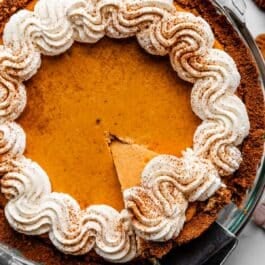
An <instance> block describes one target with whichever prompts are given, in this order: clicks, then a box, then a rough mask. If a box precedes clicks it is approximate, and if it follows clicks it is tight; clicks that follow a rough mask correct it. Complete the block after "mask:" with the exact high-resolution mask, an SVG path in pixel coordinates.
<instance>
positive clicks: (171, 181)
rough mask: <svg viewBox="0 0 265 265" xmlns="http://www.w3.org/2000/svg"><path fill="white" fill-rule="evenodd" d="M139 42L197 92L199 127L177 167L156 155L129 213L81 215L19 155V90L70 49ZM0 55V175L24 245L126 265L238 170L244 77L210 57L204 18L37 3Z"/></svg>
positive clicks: (106, 210)
mask: <svg viewBox="0 0 265 265" xmlns="http://www.w3.org/2000/svg"><path fill="white" fill-rule="evenodd" d="M104 36H108V37H110V38H116V39H120V38H127V37H131V36H136V38H137V40H138V43H139V44H140V45H141V47H142V48H143V49H145V50H146V51H147V52H148V53H150V54H153V55H158V56H164V55H169V57H170V61H171V64H172V67H173V69H174V70H175V71H176V72H177V74H178V75H179V77H180V78H182V79H183V80H186V81H188V82H190V83H193V84H194V85H193V88H192V92H191V107H192V109H193V111H194V113H195V114H196V115H197V116H198V117H200V118H201V119H202V123H201V125H200V126H199V127H198V128H197V130H196V132H195V135H194V139H193V148H192V149H187V150H186V151H185V152H183V156H182V157H181V158H177V157H175V156H170V155H159V156H157V157H155V158H154V159H152V160H151V161H150V162H149V163H148V164H147V165H146V167H145V169H144V171H143V172H142V182H141V186H140V187H133V188H130V189H128V190H125V191H124V194H123V195H124V202H125V209H124V210H123V211H122V212H117V211H116V210H115V209H113V208H111V207H109V206H106V205H93V206H90V207H88V208H87V209H84V210H81V209H80V206H79V205H78V203H77V202H76V201H75V199H74V198H72V197H71V196H69V195H67V194H63V193H56V192H53V191H52V189H51V184H50V180H49V177H48V176H47V174H46V173H45V171H44V170H43V169H42V168H41V167H40V166H39V165H38V164H37V163H35V162H33V161H31V160H30V159H28V158H26V157H25V156H24V155H23V153H24V151H25V146H26V137H25V133H24V131H23V129H22V128H21V127H20V126H19V125H18V124H17V123H16V122H15V120H16V119H17V118H18V117H19V116H20V115H21V113H22V112H23V109H24V107H25V105H26V89H25V86H24V85H23V82H24V81H25V80H28V79H30V78H31V77H32V76H33V75H34V74H35V73H36V72H37V70H38V68H39V67H40V65H41V54H43V55H48V56H56V55H59V54H61V53H63V52H65V51H66V50H67V49H69V48H70V47H71V46H72V44H73V43H74V41H77V42H83V43H96V42H97V41H99V40H100V39H101V38H103V37H104ZM3 41H4V44H3V45H2V46H0V132H1V133H0V174H1V175H2V176H3V177H2V179H1V191H2V193H3V194H4V195H5V196H6V198H7V199H8V200H9V201H8V203H7V205H6V207H5V215H6V218H7V220H8V222H9V224H10V225H11V226H12V227H13V228H14V229H15V230H16V231H18V232H21V233H24V234H27V235H41V234H44V233H48V234H49V237H50V240H51V241H52V243H53V244H54V245H55V246H56V247H57V248H58V249H59V250H60V251H62V252H63V253H66V254H71V255H82V254H85V253H87V252H89V251H90V250H92V249H94V250H95V252H96V253H97V254H98V255H100V256H102V257H103V258H104V259H106V260H108V261H111V262H116V263H124V262H127V261H130V260H132V259H134V258H135V257H137V256H138V255H140V254H141V244H140V241H141V240H140V239H143V240H151V241H157V242H163V241H167V240H170V239H173V238H175V237H177V236H178V234H179V233H180V231H181V230H182V228H183V225H184V222H185V211H186V209H187V207H188V203H189V202H191V201H196V200H199V201H204V200H206V199H208V198H209V197H211V196H212V195H213V194H214V193H215V192H216V191H217V190H218V189H219V188H220V187H222V185H223V184H222V182H221V178H220V177H222V176H226V175H230V174H233V172H235V171H236V170H237V169H238V167H239V165H240V162H241V160H242V156H241V153H240V151H239V149H238V148H237V146H238V145H240V144H241V143H242V141H243V139H244V138H245V137H246V136H247V135H248V132H249V120H248V115H247V111H246V108H245V105H244V104H243V103H242V101H241V100H240V99H239V98H238V97H237V96H236V95H235V94H234V93H235V91H236V89H237V87H238V85H239V82H240V75H239V73H238V70H237V67H236V65H235V62H234V61H233V59H232V58H231V57H230V56H229V55H228V54H227V53H225V52H224V51H221V50H217V49H214V48H213V45H214V35H213V33H212V30H211V28H210V26H209V25H208V23H207V22H206V21H205V20H203V19H202V18H201V17H196V16H194V15H192V14H190V13H184V12H178V11H176V9H175V7H174V5H173V3H172V1H170V0H168V1H163V0H40V1H39V2H38V3H37V4H36V6H35V9H34V11H33V12H30V11H26V10H22V11H19V12H18V13H17V14H15V15H13V16H12V17H11V19H10V21H9V22H8V23H7V25H6V27H5V30H4V35H3Z"/></svg>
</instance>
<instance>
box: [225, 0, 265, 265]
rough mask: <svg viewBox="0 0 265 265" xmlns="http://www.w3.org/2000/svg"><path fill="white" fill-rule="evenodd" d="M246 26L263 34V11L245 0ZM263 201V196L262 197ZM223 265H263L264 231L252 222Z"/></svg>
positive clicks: (264, 26) (264, 31)
mask: <svg viewBox="0 0 265 265" xmlns="http://www.w3.org/2000/svg"><path fill="white" fill-rule="evenodd" d="M246 2H247V5H248V8H247V25H248V28H249V29H250V31H251V32H252V34H253V36H254V37H256V36H257V35H258V34H260V33H265V11H261V10H259V9H258V8H257V7H256V6H255V4H253V2H252V0H247V1H246ZM264 199H265V195H264ZM225 265H265V230H263V229H261V228H258V227H257V226H256V225H255V224H253V223H252V222H251V223H250V224H248V225H247V227H246V228H245V229H244V230H243V232H242V234H241V235H240V237H239V245H238V247H237V248H236V250H235V251H234V252H233V253H232V255H231V257H229V259H228V261H227V262H226V264H225Z"/></svg>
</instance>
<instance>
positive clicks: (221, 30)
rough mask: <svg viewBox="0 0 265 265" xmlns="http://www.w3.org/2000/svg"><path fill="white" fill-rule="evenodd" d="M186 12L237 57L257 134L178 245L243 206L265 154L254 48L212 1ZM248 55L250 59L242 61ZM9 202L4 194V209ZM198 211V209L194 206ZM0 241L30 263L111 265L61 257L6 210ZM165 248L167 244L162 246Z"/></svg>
mask: <svg viewBox="0 0 265 265" xmlns="http://www.w3.org/2000/svg"><path fill="white" fill-rule="evenodd" d="M26 2H28V1H27V0H24V1H8V0H6V1H5V0H4V1H3V3H2V4H0V8H1V7H2V6H3V5H5V6H6V7H9V8H7V9H6V11H4V12H2V13H3V14H4V15H3V18H2V15H0V29H1V26H2V27H3V25H4V22H6V21H7V19H8V16H9V15H11V14H12V13H13V12H14V11H16V9H15V8H13V9H12V8H10V6H11V7H12V6H16V8H19V7H21V6H23V5H24V4H25V3H26ZM177 2H178V3H179V4H181V5H182V7H183V8H184V9H185V8H187V9H189V10H190V9H194V10H195V12H197V13H199V14H200V15H202V16H203V17H204V18H205V19H206V20H207V21H208V22H209V24H210V25H211V27H212V29H213V30H214V33H215V36H216V38H217V39H218V41H219V42H220V43H221V44H222V45H223V47H224V49H225V50H226V51H227V52H228V53H229V54H230V55H231V56H232V57H233V58H234V60H235V62H236V63H237V66H238V69H239V72H240V74H241V78H242V79H241V84H240V87H239V89H238V96H239V97H240V98H241V99H242V100H243V101H244V103H245V104H246V106H247V109H248V114H249V118H250V124H251V131H250V135H249V136H248V138H247V139H246V140H245V141H244V143H243V145H242V153H243V158H244V160H243V163H242V164H241V167H240V169H239V170H238V172H237V173H236V174H235V175H234V176H231V177H230V178H229V181H227V184H228V189H223V190H221V191H219V192H218V193H217V194H216V195H215V196H214V197H213V198H211V199H210V200H209V201H208V202H205V203H197V204H196V211H195V215H194V217H193V218H191V220H190V221H189V222H187V223H186V225H185V227H184V229H183V231H182V232H181V234H180V236H179V237H178V238H177V239H176V241H175V243H176V244H179V245H180V244H184V243H188V242H189V241H191V240H192V239H194V238H196V237H198V236H200V235H201V234H202V233H203V232H204V231H205V230H207V228H208V227H209V226H210V225H211V224H212V223H213V222H214V221H215V220H216V218H217V215H218V212H219V210H220V209H221V208H222V207H223V206H224V205H225V204H227V203H229V202H230V200H231V198H232V200H234V201H235V202H236V203H237V204H238V205H240V204H241V203H242V201H243V199H244V197H245V194H246V191H247V190H248V189H249V188H250V187H251V186H252V184H253V181H254V179H255V176H256V170H257V167H258V165H259V163H260V159H261V156H262V153H263V143H264V133H265V131H264V128H265V118H264V117H265V115H264V113H265V110H264V98H263V93H262V89H261V86H260V83H259V81H258V73H257V70H256V67H255V64H254V63H253V60H252V57H251V55H250V53H249V50H248V49H247V48H246V47H245V45H244V44H243V42H242V41H241V39H240V38H239V36H238V34H237V33H236V32H235V31H234V30H233V28H232V27H231V25H230V24H229V23H228V22H227V20H226V18H225V17H224V16H223V15H220V14H218V13H217V12H216V10H215V8H214V7H213V5H212V4H211V2H210V0H204V1H200V0H177ZM0 34H1V31H0ZM242 55H244V60H242ZM4 203H5V201H4V200H3V199H1V196H0V208H1V207H2V206H3V205H4ZM193 207H194V205H193ZM0 231H1V232H0V241H2V242H4V243H6V244H8V245H10V246H13V247H15V248H17V249H19V250H21V251H22V253H23V254H24V255H25V256H27V257H28V258H30V259H33V260H35V261H37V262H45V263H47V264H49V265H55V264H64V265H72V264H75V265H76V264H77V265H82V264H90V265H96V264H97V265H100V264H102V265H103V264H108V263H106V262H103V261H102V260H100V259H99V258H98V257H97V256H96V255H95V254H94V253H91V254H90V255H85V256H81V257H72V256H71V257H70V256H67V255H64V254H61V253H60V252H59V251H57V250H56V249H55V248H54V247H51V245H50V243H49V241H47V240H46V239H43V238H36V237H31V238H29V237H27V236H24V235H21V234H18V233H16V232H15V231H13V230H12V229H11V228H10V227H9V225H8V224H7V222H6V220H5V217H4V213H3V210H2V209H0ZM172 243H173V242H168V243H167V244H158V243H147V244H145V251H144V256H146V257H150V256H161V255H163V254H165V252H167V251H168V250H169V249H171V247H172ZM162 245H163V246H162ZM131 264H138V265H139V264H145V262H144V261H139V260H138V261H135V263H131Z"/></svg>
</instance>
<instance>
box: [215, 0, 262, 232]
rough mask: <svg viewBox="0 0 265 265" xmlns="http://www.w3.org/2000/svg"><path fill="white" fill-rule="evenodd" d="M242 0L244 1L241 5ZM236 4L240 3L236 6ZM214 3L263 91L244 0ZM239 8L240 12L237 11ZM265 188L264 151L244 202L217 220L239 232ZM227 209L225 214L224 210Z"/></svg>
mask: <svg viewBox="0 0 265 265" xmlns="http://www.w3.org/2000/svg"><path fill="white" fill-rule="evenodd" d="M242 2H243V3H244V4H243V5H242ZM237 4H239V5H240V7H239V6H237ZM214 5H215V7H216V8H217V10H218V11H219V12H221V13H223V15H224V16H225V17H226V18H227V20H228V21H229V22H230V23H231V24H232V26H233V27H234V29H235V30H237V32H238V34H239V36H240V37H241V39H242V40H243V42H244V43H245V45H246V46H247V47H248V48H249V50H250V52H251V54H252V57H253V59H254V61H255V63H256V66H257V70H258V72H259V76H260V85H261V87H262V89H263V93H264V92H265V89H264V88H265V64H264V60H263V57H262V55H261V53H260V51H259V49H258V47H257V45H256V42H255V40H254V38H253V37H252V35H251V33H250V32H249V30H248V28H247V25H246V20H245V10H242V8H241V7H242V6H246V5H245V2H244V1H238V2H235V1H232V2H230V3H229V4H228V3H227V1H225V2H223V1H218V0H215V1H214ZM239 8H241V9H240V10H241V11H240V14H239V13H238V10H239ZM264 189H265V161H264V151H263V156H262V159H261V162H260V167H259V169H258V170H257V175H256V179H255V181H254V183H253V186H252V188H251V189H250V190H249V191H248V193H247V195H246V198H245V200H244V203H243V204H242V206H241V207H240V209H239V208H238V207H236V206H235V205H232V204H231V205H229V206H228V207H227V209H224V211H222V213H221V214H220V217H219V220H218V221H219V222H220V223H221V224H222V225H223V226H224V227H225V228H227V229H228V230H229V231H230V232H232V233H233V234H236V235H238V234H240V232H241V231H242V229H243V228H244V227H245V226H246V224H247V223H248V222H249V220H250V219H251V215H252V213H253V211H254V209H255V207H256V205H257V203H258V202H259V200H260V198H261V196H262V194H263V190H264ZM225 211H227V213H226V214H224V212H225ZM223 214H224V215H226V217H228V216H229V217H228V218H222V215H223Z"/></svg>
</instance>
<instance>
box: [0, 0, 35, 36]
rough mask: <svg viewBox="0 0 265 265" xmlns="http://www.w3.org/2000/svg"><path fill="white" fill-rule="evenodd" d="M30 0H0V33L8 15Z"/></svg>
mask: <svg viewBox="0 0 265 265" xmlns="http://www.w3.org/2000/svg"><path fill="white" fill-rule="evenodd" d="M29 1H30V0H0V35H1V34H2V32H3V28H4V25H5V23H6V22H7V21H8V19H9V17H10V16H11V15H12V14H13V13H15V12H16V11H17V10H18V9H20V8H22V7H24V6H26V4H27V3H28V2H29Z"/></svg>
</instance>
